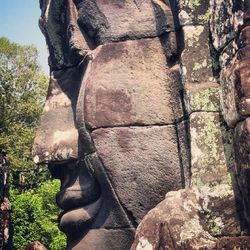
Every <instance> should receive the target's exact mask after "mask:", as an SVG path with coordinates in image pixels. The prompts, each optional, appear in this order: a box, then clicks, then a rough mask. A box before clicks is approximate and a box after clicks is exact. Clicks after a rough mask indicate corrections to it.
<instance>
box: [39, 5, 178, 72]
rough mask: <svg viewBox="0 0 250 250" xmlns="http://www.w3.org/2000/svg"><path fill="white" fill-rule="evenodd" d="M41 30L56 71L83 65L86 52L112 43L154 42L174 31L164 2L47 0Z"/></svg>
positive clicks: (42, 15) (169, 12)
mask: <svg viewBox="0 0 250 250" xmlns="http://www.w3.org/2000/svg"><path fill="white" fill-rule="evenodd" d="M40 3H41V9H42V14H41V18H40V27H41V29H42V31H43V33H44V35H45V37H46V42H47V44H48V46H49V52H50V65H51V66H52V69H58V68H59V69H61V68H64V67H68V66H73V65H76V64H77V63H79V62H80V61H81V59H82V57H83V56H84V55H85V54H86V51H88V50H93V49H95V48H96V47H97V46H99V45H101V44H103V43H105V42H110V41H120V40H129V39H137V38H139V39H140V38H150V37H156V36H159V35H162V34H164V33H166V32H171V31H174V22H173V16H172V12H171V9H170V6H169V5H168V4H167V3H166V2H164V1H162V0H143V1H142V0H122V1H118V0H85V1H83V0H81V1H79V0H78V1H73V0H64V1H62V0H43V1H41V2H40Z"/></svg>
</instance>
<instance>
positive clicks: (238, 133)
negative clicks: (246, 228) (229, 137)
mask: <svg viewBox="0 0 250 250" xmlns="http://www.w3.org/2000/svg"><path fill="white" fill-rule="evenodd" d="M234 147H235V158H236V169H237V181H238V184H239V188H240V191H241V194H242V196H243V197H242V198H243V204H244V216H245V218H246V220H247V221H248V223H250V211H249V206H250V200H249V197H250V192H249V181H250V118H247V119H246V120H245V121H243V122H240V123H238V124H237V126H236V128H235V134H234Z"/></svg>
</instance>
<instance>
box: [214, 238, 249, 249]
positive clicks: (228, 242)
mask: <svg viewBox="0 0 250 250" xmlns="http://www.w3.org/2000/svg"><path fill="white" fill-rule="evenodd" d="M220 249H225V250H236V249H239V250H247V249H250V237H249V236H237V237H223V238H219V239H218V240H217V242H216V250H220Z"/></svg>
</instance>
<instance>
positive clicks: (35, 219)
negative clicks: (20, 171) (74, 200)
mask: <svg viewBox="0 0 250 250" xmlns="http://www.w3.org/2000/svg"><path fill="white" fill-rule="evenodd" d="M59 186H60V183H59V181H57V180H53V181H47V182H45V183H44V184H42V185H41V186H40V187H38V188H37V189H35V190H32V191H31V190H27V191H25V192H23V193H21V194H19V193H17V192H16V190H11V192H10V194H11V201H12V208H13V212H12V216H11V218H12V223H13V227H14V237H13V248H14V249H20V248H21V247H23V246H25V245H27V244H28V243H31V242H33V241H35V240H39V241H40V242H41V243H43V244H44V245H45V246H46V247H47V248H48V249H51V250H61V249H66V238H65V236H64V235H63V234H62V233H61V232H60V231H59V229H58V227H57V223H56V221H57V217H58V214H59V209H58V208H57V206H56V204H55V195H56V193H57V192H58V190H59Z"/></svg>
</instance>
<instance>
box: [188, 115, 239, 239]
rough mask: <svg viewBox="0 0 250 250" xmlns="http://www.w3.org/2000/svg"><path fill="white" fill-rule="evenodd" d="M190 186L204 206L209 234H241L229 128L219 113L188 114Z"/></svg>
mask: <svg viewBox="0 0 250 250" xmlns="http://www.w3.org/2000/svg"><path fill="white" fill-rule="evenodd" d="M190 133H191V135H190V138H191V165H192V180H191V182H192V186H195V187H197V188H198V190H199V191H200V192H201V194H202V195H203V200H204V202H205V203H206V205H205V204H204V205H203V208H204V210H205V211H206V219H207V223H208V224H209V232H210V233H211V234H212V235H216V236H221V235H237V234H239V233H240V228H239V220H238V218H237V215H236V208H235V196H234V192H233V183H232V180H231V178H232V177H231V175H232V174H233V173H234V171H233V169H234V157H233V149H232V131H228V130H227V129H226V128H225V127H224V126H223V125H222V123H221V121H220V118H219V114H218V113H206V112H197V113H193V114H191V116H190Z"/></svg>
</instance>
